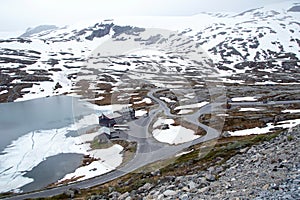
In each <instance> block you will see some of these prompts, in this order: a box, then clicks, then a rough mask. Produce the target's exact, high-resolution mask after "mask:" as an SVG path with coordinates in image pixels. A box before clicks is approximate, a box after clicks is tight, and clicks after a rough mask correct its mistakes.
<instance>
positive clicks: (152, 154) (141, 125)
mask: <svg viewBox="0 0 300 200" xmlns="http://www.w3.org/2000/svg"><path fill="white" fill-rule="evenodd" d="M156 91H158V90H153V91H150V92H149V93H148V96H149V97H150V98H152V99H153V100H155V101H156V102H157V103H158V104H159V106H158V108H155V109H153V110H151V111H150V113H149V117H148V118H144V119H143V118H140V119H138V120H136V121H133V122H130V123H129V126H130V128H131V129H130V130H134V131H130V132H129V133H128V140H130V141H136V142H137V152H136V155H135V157H134V158H133V159H132V160H131V161H129V162H128V163H127V164H126V165H125V166H123V167H121V168H119V169H116V170H114V171H111V172H109V173H106V174H104V175H101V176H98V177H94V178H92V179H88V180H84V181H81V182H76V183H72V184H69V185H64V186H60V187H55V188H51V189H45V190H41V191H35V192H30V193H26V194H19V195H16V196H11V197H7V198H6V199H11V200H16V199H28V198H41V197H50V196H54V195H58V194H61V193H63V192H64V191H66V190H68V189H69V188H80V189H86V188H90V187H93V186H96V185H101V184H104V183H107V182H109V181H111V180H114V179H116V178H120V177H122V176H124V175H126V174H128V173H130V172H132V171H134V170H136V169H138V168H140V167H142V166H145V165H147V164H150V163H153V162H155V161H159V160H163V159H167V158H169V157H171V156H174V155H175V154H176V153H177V152H179V151H181V150H183V149H185V148H187V147H189V146H191V145H195V144H198V143H201V142H205V141H208V140H212V139H216V138H218V137H219V136H220V132H219V131H217V130H215V129H213V128H211V127H208V126H206V125H204V124H201V123H200V122H199V121H198V118H199V116H200V115H201V114H204V113H210V112H211V110H212V107H213V106H220V105H213V104H207V105H206V106H204V107H202V108H200V109H199V110H198V111H197V112H195V113H193V114H190V115H184V116H182V117H183V119H184V120H185V121H188V122H190V123H193V124H195V125H197V126H200V127H201V128H203V129H204V130H205V131H206V132H207V134H206V135H205V136H203V137H200V138H198V139H196V140H194V141H192V142H187V143H184V144H180V145H176V146H174V145H168V144H163V143H160V142H158V141H156V140H155V139H154V138H153V137H152V136H151V134H150V133H149V131H148V128H149V125H150V123H151V121H152V120H153V119H154V117H155V116H156V115H157V114H158V113H159V112H160V111H161V110H163V111H164V113H165V115H166V116H170V117H174V116H176V117H178V116H177V115H173V114H171V113H170V110H169V108H168V107H167V105H166V104H165V103H164V102H162V101H161V100H160V99H158V98H156V97H155V96H153V93H154V92H156ZM291 103H300V100H295V101H280V102H277V101H276V102H268V103H267V104H264V103H262V102H237V103H232V105H234V106H243V105H252V106H255V105H256V106H259V105H273V104H291Z"/></svg>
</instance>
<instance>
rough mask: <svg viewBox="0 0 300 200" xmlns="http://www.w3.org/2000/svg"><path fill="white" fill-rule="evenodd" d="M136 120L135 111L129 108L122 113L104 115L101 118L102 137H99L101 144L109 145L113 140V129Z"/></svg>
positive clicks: (121, 111)
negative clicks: (110, 140)
mask: <svg viewBox="0 0 300 200" xmlns="http://www.w3.org/2000/svg"><path fill="white" fill-rule="evenodd" d="M134 119H135V110H134V109H133V108H130V107H127V108H123V109H122V110H120V111H117V112H113V113H109V114H104V113H102V114H101V115H100V116H99V125H100V126H101V128H100V130H99V131H100V135H99V136H98V142H99V143H107V142H108V141H109V139H111V138H112V135H111V129H112V127H114V126H115V125H117V124H124V123H126V122H128V121H131V120H134Z"/></svg>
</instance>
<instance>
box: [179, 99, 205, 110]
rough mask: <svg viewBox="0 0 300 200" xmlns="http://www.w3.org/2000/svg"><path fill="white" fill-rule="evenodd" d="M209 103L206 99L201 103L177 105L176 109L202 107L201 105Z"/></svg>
mask: <svg viewBox="0 0 300 200" xmlns="http://www.w3.org/2000/svg"><path fill="white" fill-rule="evenodd" d="M208 103H209V102H207V101H204V102H201V103H195V104H190V105H182V106H178V107H176V108H175V110H181V109H192V108H201V107H203V106H205V105H207V104H208Z"/></svg>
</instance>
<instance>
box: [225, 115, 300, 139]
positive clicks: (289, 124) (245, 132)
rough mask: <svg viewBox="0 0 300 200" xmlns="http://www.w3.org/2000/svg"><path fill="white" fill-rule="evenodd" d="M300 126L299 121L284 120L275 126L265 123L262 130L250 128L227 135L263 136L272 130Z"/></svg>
mask: <svg viewBox="0 0 300 200" xmlns="http://www.w3.org/2000/svg"><path fill="white" fill-rule="evenodd" d="M299 124H300V119H295V120H286V121H281V122H278V123H277V124H276V125H274V124H273V123H267V126H266V127H263V128H259V127H256V128H251V129H245V130H239V131H229V132H228V133H229V134H230V135H232V136H243V135H252V134H264V133H268V132H270V131H271V129H273V128H292V127H294V126H297V125H299Z"/></svg>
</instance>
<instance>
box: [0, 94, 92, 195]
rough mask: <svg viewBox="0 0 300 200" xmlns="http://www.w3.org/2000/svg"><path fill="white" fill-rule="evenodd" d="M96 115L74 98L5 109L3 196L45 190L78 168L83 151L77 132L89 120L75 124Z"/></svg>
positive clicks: (0, 117)
mask: <svg viewBox="0 0 300 200" xmlns="http://www.w3.org/2000/svg"><path fill="white" fill-rule="evenodd" d="M94 112H95V111H94V110H93V109H92V107H91V106H89V105H88V103H86V102H83V101H80V100H79V99H77V98H74V97H69V96H54V97H49V98H40V99H35V100H30V101H24V102H14V103H3V104H0V137H1V140H0V188H1V189H0V190H1V191H0V193H1V192H6V191H14V190H15V189H21V190H22V191H32V190H36V189H40V188H42V187H45V186H47V185H48V184H50V183H53V182H56V181H57V180H59V179H61V178H62V177H64V175H66V174H68V173H70V172H73V171H74V170H75V169H76V168H77V167H79V165H80V163H81V160H82V156H83V154H84V146H80V145H77V143H76V142H77V141H78V140H75V138H76V137H74V132H75V135H76V131H77V130H78V129H80V128H83V127H87V126H88V125H89V124H88V123H89V120H86V121H87V123H85V124H84V126H81V125H76V123H77V121H79V120H82V119H83V118H84V117H86V116H91V115H93V118H95V117H94V115H95V113H94ZM93 123H95V122H94V121H93ZM77 128H78V129H77ZM68 133H69V135H70V136H68ZM56 145H57V146H56ZM64 145H65V147H64ZM77 146H78V147H77ZM44 147H45V148H44ZM16 191H18V190H16Z"/></svg>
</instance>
